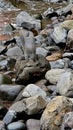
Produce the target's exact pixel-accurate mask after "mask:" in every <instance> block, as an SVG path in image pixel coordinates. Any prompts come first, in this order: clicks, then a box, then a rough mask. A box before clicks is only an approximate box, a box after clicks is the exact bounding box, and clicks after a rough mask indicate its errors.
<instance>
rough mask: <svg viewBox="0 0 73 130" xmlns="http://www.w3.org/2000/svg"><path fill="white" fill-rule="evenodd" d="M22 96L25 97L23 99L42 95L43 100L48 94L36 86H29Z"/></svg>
mask: <svg viewBox="0 0 73 130" xmlns="http://www.w3.org/2000/svg"><path fill="white" fill-rule="evenodd" d="M22 95H23V97H30V96H31V97H32V96H35V95H40V96H42V97H43V98H45V97H46V92H45V91H44V90H43V89H41V88H40V87H38V86H37V85H35V84H29V85H27V86H26V87H25V89H24V90H23V93H22Z"/></svg>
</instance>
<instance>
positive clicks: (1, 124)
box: [0, 121, 6, 130]
mask: <svg viewBox="0 0 73 130" xmlns="http://www.w3.org/2000/svg"><path fill="white" fill-rule="evenodd" d="M5 127H6V126H5V123H4V122H3V121H0V130H6V129H5Z"/></svg>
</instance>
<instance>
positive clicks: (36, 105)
mask: <svg viewBox="0 0 73 130" xmlns="http://www.w3.org/2000/svg"><path fill="white" fill-rule="evenodd" d="M24 103H25V104H26V110H25V112H26V113H27V114H28V115H33V114H38V113H39V112H40V111H41V110H42V109H44V108H45V107H46V101H45V100H44V99H43V98H42V97H41V96H39V95H36V96H33V97H30V98H27V99H24Z"/></svg>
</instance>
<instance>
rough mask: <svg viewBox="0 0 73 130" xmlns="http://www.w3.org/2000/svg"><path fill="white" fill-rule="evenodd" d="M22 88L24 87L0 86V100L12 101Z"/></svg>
mask: <svg viewBox="0 0 73 130" xmlns="http://www.w3.org/2000/svg"><path fill="white" fill-rule="evenodd" d="M23 88H24V86H22V85H11V84H10V85H4V84H3V85H0V98H1V99H3V100H9V101H12V100H14V99H15V98H16V96H17V95H18V94H19V92H20V91H21V90H22V89H23Z"/></svg>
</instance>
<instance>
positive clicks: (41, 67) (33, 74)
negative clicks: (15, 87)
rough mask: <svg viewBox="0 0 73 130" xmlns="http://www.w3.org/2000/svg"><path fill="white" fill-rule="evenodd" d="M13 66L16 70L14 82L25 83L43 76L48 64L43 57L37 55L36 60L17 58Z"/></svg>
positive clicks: (48, 67) (48, 66)
mask: <svg viewBox="0 0 73 130" xmlns="http://www.w3.org/2000/svg"><path fill="white" fill-rule="evenodd" d="M15 68H16V70H17V78H16V82H21V84H22V83H23V84H25V83H28V81H31V82H33V81H36V79H37V78H40V77H41V76H43V75H44V74H45V72H46V71H47V70H49V69H50V64H49V62H48V61H47V60H46V59H45V58H44V57H42V56H39V57H37V59H36V61H33V60H29V61H27V60H21V59H18V60H17V62H16V65H15ZM21 70H22V71H21Z"/></svg>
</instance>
